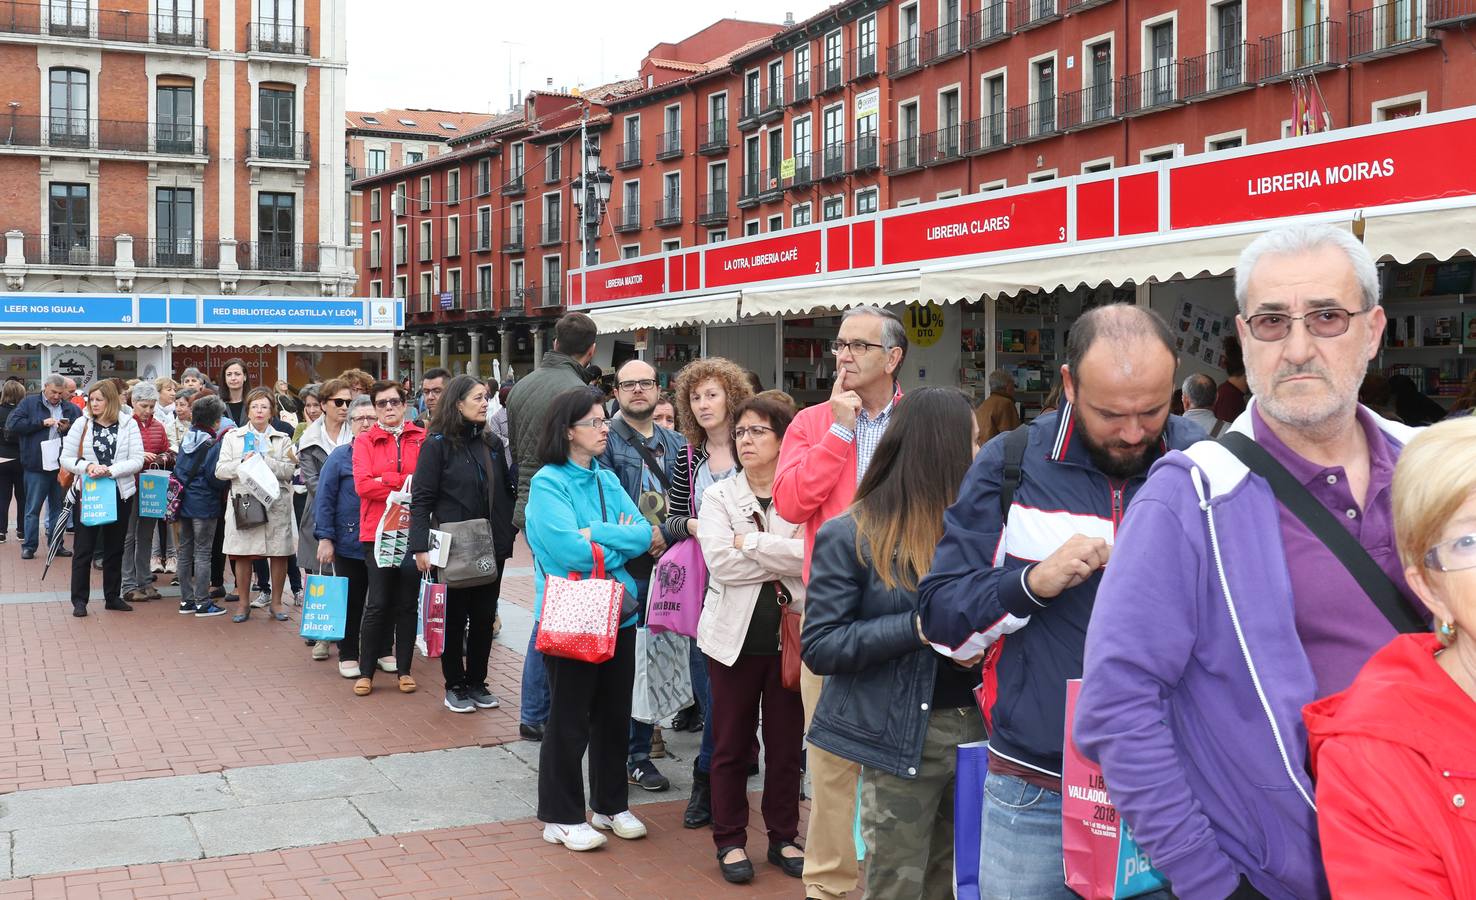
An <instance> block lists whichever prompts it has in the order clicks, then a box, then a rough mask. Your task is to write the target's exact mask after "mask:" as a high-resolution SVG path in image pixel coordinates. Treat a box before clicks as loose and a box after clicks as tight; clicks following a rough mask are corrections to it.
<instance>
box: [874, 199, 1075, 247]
mask: <svg viewBox="0 0 1476 900" xmlns="http://www.w3.org/2000/svg"><path fill="white" fill-rule="evenodd" d="M1065 242H1066V188H1064V187H1059V188H1052V189H1050V190H1043V191H1031V192H1029V193H1023V194H1017V195H1014V196H1011V197H994V198H991V199H988V200H976V201H974V202H972V203H960V204H957V205H954V206H943V207H939V208H936V209H926V210H922V211H920V212H915V213H905V214H902V215H896V216H888V217H887V218H884V219H882V264H883V265H891V264H893V263H907V262H917V261H918V260H925V259H944V258H947V257H950V256H967V255H970V254H974V253H989V252H991V251H994V250H1014V249H1018V248H1020V247H1038V246H1042V245H1046V244H1063V243H1065Z"/></svg>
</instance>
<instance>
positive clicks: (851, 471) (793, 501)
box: [774, 403, 856, 584]
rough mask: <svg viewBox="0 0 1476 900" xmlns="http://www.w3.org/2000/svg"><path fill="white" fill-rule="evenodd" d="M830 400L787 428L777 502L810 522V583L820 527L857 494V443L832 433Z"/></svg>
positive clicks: (785, 512)
mask: <svg viewBox="0 0 1476 900" xmlns="http://www.w3.org/2000/svg"><path fill="white" fill-rule="evenodd" d="M834 423H835V418H834V417H833V416H831V414H830V404H829V403H821V404H818V405H816V406H811V407H809V408H808V409H805V410H802V411H801V412H800V414H799V415H797V416H795V417H794V421H793V422H792V423H790V426H789V428H788V430H786V431H785V432H784V445H783V447H781V448H780V450H779V470H778V472H777V473H775V475H774V506H775V508H777V509H778V510H779V515H781V516H783V517H784V518H785V519H786V520H787V521H790V522H794V523H796V524H802V525H804V526H805V582H806V583H807V584H808V583H809V581H810V557H811V555H812V554H813V553H814V550H815V534H816V532H818V531H819V530H820V526H821V525H824V524H825V523H826V522H828V521H830V520H831V519H833V518H835V517H836V516H838V515H840V514H841V513H843V512H845V511H846V508H847V507H849V506H850V505H851V500H852V499H854V498H855V496H856V444H855V442H854V441H847V440H845V439H844V438H840V437H837V436H836V435H834V434H832V433H831V431H830V426H831V425H832V424H834Z"/></svg>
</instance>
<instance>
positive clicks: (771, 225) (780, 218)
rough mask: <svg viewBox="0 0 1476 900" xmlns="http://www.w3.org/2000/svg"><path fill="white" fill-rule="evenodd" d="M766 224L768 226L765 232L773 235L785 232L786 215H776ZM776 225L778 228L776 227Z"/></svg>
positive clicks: (766, 221) (770, 217) (769, 218)
mask: <svg viewBox="0 0 1476 900" xmlns="http://www.w3.org/2000/svg"><path fill="white" fill-rule="evenodd" d="M765 224H766V225H767V226H768V227H767V229H765V230H766V231H768V232H769V233H773V232H775V231H783V230H784V213H775V214H774V215H772V216H769V217H768V219H767V220H765ZM776 225H777V226H778V227H775V226H776Z"/></svg>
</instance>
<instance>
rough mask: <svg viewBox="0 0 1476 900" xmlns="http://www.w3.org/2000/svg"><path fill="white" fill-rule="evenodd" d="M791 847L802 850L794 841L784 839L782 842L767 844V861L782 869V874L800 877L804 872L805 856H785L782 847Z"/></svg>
mask: <svg viewBox="0 0 1476 900" xmlns="http://www.w3.org/2000/svg"><path fill="white" fill-rule="evenodd" d="M785 847H793V848H794V849H796V850H802V849H804V848H802V847H801V846H800V845H799V844H796V843H795V842H794V841H785V842H784V843H782V844H770V845H769V862H771V863H773V864H774V865H776V866H778V867H779V868H781V869H783V870H784V874H785V875H788V876H789V877H790V878H800V877H802V876H803V875H804V874H805V858H804V857H803V856H785V855H784V848H785Z"/></svg>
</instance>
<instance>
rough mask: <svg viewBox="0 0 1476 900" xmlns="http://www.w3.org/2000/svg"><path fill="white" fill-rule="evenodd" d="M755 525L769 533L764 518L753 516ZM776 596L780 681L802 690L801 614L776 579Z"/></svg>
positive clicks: (787, 687) (786, 687) (788, 687)
mask: <svg viewBox="0 0 1476 900" xmlns="http://www.w3.org/2000/svg"><path fill="white" fill-rule="evenodd" d="M753 524H755V525H757V526H758V530H759V531H760V532H766V531H768V530H769V529H768V526H766V525H765V524H764V518H763V516H761V515H759V514H758V513H754V514H753ZM769 583H770V584H772V585H774V594H775V596H776V597H777V598H778V601H779V681H780V683H781V684H783V685H784V689H785V690H788V691H797V690H799V689H800V613H799V610H797V609H795V608H794V598H793V597H791V596H790V595H789V589H788V588H786V587H785V586H784V582H783V581H781V580H779V579H778V578H775V579H774V580H773V581H771V582H769Z"/></svg>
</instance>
